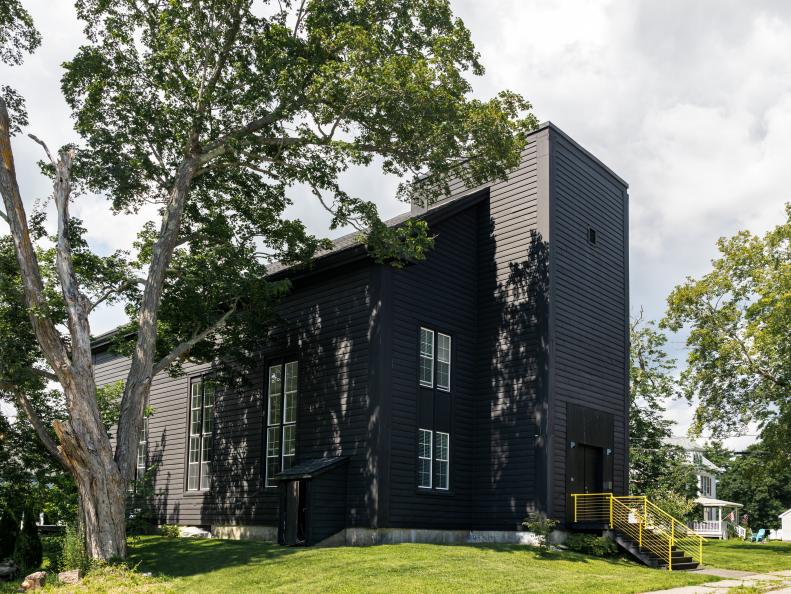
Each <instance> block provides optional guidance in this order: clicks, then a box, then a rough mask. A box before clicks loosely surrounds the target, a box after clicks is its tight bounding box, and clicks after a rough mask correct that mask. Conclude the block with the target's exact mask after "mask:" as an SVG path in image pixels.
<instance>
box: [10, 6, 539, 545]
mask: <svg viewBox="0 0 791 594" xmlns="http://www.w3.org/2000/svg"><path fill="white" fill-rule="evenodd" d="M76 9H77V13H78V15H79V17H80V18H81V19H82V20H83V21H84V22H85V31H86V35H87V39H88V41H87V43H86V45H84V46H83V47H82V48H80V50H79V52H78V54H77V55H76V56H75V57H74V58H73V59H72V60H70V61H69V62H67V63H66V66H65V68H66V72H65V75H64V77H63V82H62V88H63V92H64V95H65V98H66V100H67V102H68V103H69V105H70V106H71V108H72V110H73V115H74V118H75V122H76V129H77V131H78V133H79V134H80V136H81V139H82V141H81V143H80V144H79V145H78V146H67V147H65V148H63V149H61V150H60V151H58V152H57V153H55V154H51V153H50V152H49V150H47V149H46V145H44V143H43V142H41V141H38V139H35V138H34V140H36V141H37V142H40V144H41V145H42V147H43V149H44V151H45V154H46V157H47V159H46V163H45V167H44V171H45V173H47V174H49V175H50V176H51V177H52V180H53V195H52V199H53V201H54V205H55V211H56V216H57V221H56V231H55V233H54V236H53V237H51V238H50V239H51V247H49V248H45V246H43V245H42V243H46V240H47V238H46V237H43V236H42V234H41V233H39V232H38V231H37V229H38V228H39V227H40V226H41V225H42V222H41V217H42V216H43V215H41V214H40V213H35V214H34V216H33V217H31V220H29V213H27V212H26V210H25V207H24V204H23V199H22V196H21V194H20V191H19V186H18V184H17V179H16V173H15V169H14V161H13V153H12V146H11V140H10V134H11V132H12V131H13V130H14V125H15V124H14V122H12V121H11V120H10V118H9V114H8V112H7V110H6V105H5V104H4V103H0V152H1V153H2V167H0V192H2V197H3V201H4V204H5V212H2V211H0V217H2V219H3V220H5V221H6V222H7V223H8V226H9V229H10V231H11V236H12V238H13V243H14V249H15V253H16V257H17V262H18V265H19V271H20V275H21V286H22V289H23V294H24V301H25V305H26V308H25V311H26V313H27V318H28V322H27V323H28V326H29V328H30V330H31V332H32V333H33V335H34V337H35V342H36V349H37V353H36V354H37V362H36V364H35V365H34V366H33V368H34V369H36V370H37V372H36V373H38V374H39V375H45V376H46V377H48V378H50V379H52V380H54V381H56V382H57V383H59V384H60V386H61V388H62V390H63V392H64V394H65V402H66V415H65V418H64V419H63V420H61V421H59V422H56V423H55V430H56V433H57V438H58V444H57V450H56V451H57V452H58V454H57V455H59V456H60V457H61V459H62V461H63V463H64V464H65V465H66V467H67V468H68V469H69V471H70V472H71V474H72V476H73V477H74V480H75V482H76V484H77V488H78V491H79V493H80V495H81V502H82V520H83V522H84V526H85V534H86V539H87V549H88V551H89V553H90V555H91V556H93V557H97V558H110V557H124V556H125V555H126V539H125V526H124V492H125V488H126V484H127V482H128V480H129V478H130V476H131V475H132V472H133V469H134V460H135V449H136V441H137V435H138V433H139V430H140V427H141V424H142V416H143V410H144V407H145V405H146V399H147V397H148V393H149V389H150V386H151V381H152V379H153V377H154V376H155V375H156V374H157V373H160V372H164V371H168V370H171V369H172V368H173V366H174V365H177V364H178V363H179V361H181V360H183V359H184V358H185V357H187V356H191V357H194V358H201V359H204V360H217V359H218V358H219V357H221V356H222V355H223V351H226V352H232V353H233V354H234V357H235V358H236V359H241V360H244V359H245V355H246V354H249V353H252V352H254V351H255V349H256V346H257V345H258V341H259V340H260V339H259V338H258V337H260V336H264V335H265V333H264V332H262V331H261V327H262V326H264V325H266V323H267V322H268V321H269V320H270V319H271V313H272V303H273V301H274V300H275V299H277V298H278V297H279V296H280V295H282V294H283V292H284V291H286V290H287V289H288V285H287V284H286V283H284V282H280V283H270V282H268V281H267V279H266V263H267V259H269V260H280V261H283V262H286V263H307V262H308V261H309V260H310V258H311V257H312V255H313V254H314V253H315V251H316V250H317V249H319V248H321V247H323V246H324V245H326V243H325V242H324V241H322V240H320V239H318V238H316V237H314V236H312V235H311V234H309V233H308V232H307V231H306V229H305V228H304V226H303V225H302V224H301V223H300V222H299V221H298V220H289V219H288V218H286V217H285V215H284V211H285V209H286V207H287V206H289V205H290V204H291V201H292V199H293V194H292V193H291V192H292V188H294V186H297V185H299V186H301V187H307V188H309V189H310V190H311V191H312V193H313V194H314V196H315V199H316V200H317V203H318V204H321V205H322V206H324V207H325V208H326V209H328V210H329V211H330V212H331V213H332V226H333V227H339V226H344V225H347V224H351V225H354V226H355V227H357V228H358V229H359V230H360V232H361V235H363V236H364V238H365V240H366V241H367V242H368V245H369V248H370V250H371V253H372V255H373V257H375V258H376V259H378V260H380V261H389V260H392V259H393V258H395V259H396V260H398V259H404V258H411V259H420V258H422V257H425V254H426V251H427V249H429V248H430V246H431V237H430V235H429V233H428V230H427V228H426V226H425V225H424V224H421V223H416V222H410V223H406V224H404V225H403V226H401V227H399V228H398V229H390V228H387V227H385V226H384V225H383V224H382V223H381V221H380V220H379V217H378V215H377V211H376V208H375V206H374V205H373V203H371V202H370V201H368V200H365V199H363V198H360V197H357V196H353V195H351V194H349V193H347V192H345V191H344V189H343V188H342V187H341V184H340V182H339V179H340V176H341V174H342V173H343V172H344V171H346V170H347V169H348V168H349V167H351V166H359V165H369V164H371V163H374V160H375V159H377V161H376V162H377V163H379V164H381V167H382V169H383V171H384V172H386V173H390V174H395V175H399V176H404V177H405V176H410V177H411V176H414V175H422V174H429V175H428V177H421V180H422V181H421V182H420V183H417V184H413V183H409V181H410V180H409V179H406V180H405V181H404V183H402V184H401V186H400V189H399V195H400V196H401V197H402V198H404V199H405V200H415V199H421V200H426V199H429V200H430V199H431V198H433V197H436V196H437V195H438V194H439V193H442V192H443V191H445V190H446V188H447V184H448V180H449V179H450V178H451V177H453V176H460V177H461V178H462V179H463V180H464V181H466V182H467V183H469V184H470V185H475V184H478V183H481V182H483V181H485V180H489V179H494V178H501V177H505V176H506V174H507V172H508V171H509V170H510V169H511V168H512V167H514V166H515V165H516V164H517V162H518V160H519V156H520V152H521V149H522V148H523V147H524V145H525V142H526V133H527V132H528V131H529V130H531V129H533V128H534V127H535V124H536V121H535V119H534V118H533V116H532V115H530V114H529V108H530V106H529V105H528V104H527V103H526V102H525V101H524V100H523V99H522V98H521V97H519V96H518V95H516V94H513V93H510V92H502V93H500V94H499V95H498V96H497V97H495V98H493V99H491V100H489V101H480V100H477V99H472V98H471V97H470V94H471V87H470V83H469V77H470V75H480V74H481V73H482V72H483V69H482V67H481V64H480V62H479V56H478V54H477V52H476V51H475V48H474V47H473V44H472V42H471V40H470V35H469V32H468V30H467V29H466V28H465V26H464V24H463V23H462V22H461V21H460V20H459V19H456V18H454V17H453V15H452V13H451V10H450V7H449V5H448V2H447V0H301V1H291V0H279V1H278V2H276V3H273V2H269V1H266V0H257V1H253V0H192V1H190V2H186V1H183V2H182V1H178V0H173V1H171V0H167V1H166V0H114V1H113V2H108V1H107V0H78V1H77V3H76ZM15 22H17V23H18V22H19V20H18V19H17V21H15ZM4 39H6V40H7V39H9V37H0V41H2V40H4ZM10 39H12V42H11V43H12V46H13V43H14V42H13V39H14V38H13V37H11V38H10ZM21 49H22V50H26V49H30V48H26V47H24V46H22V48H21ZM78 189H85V190H89V191H96V192H102V193H105V194H106V195H107V196H108V198H109V200H110V201H111V205H112V208H113V209H115V210H116V211H137V210H139V209H140V208H141V207H143V206H144V205H146V204H155V205H157V206H158V207H159V210H160V213H161V221H160V223H159V224H158V225H154V224H153V223H152V224H149V225H146V226H145V227H144V228H143V229H142V230H141V234H140V239H139V242H138V243H137V245H136V251H135V253H134V254H133V255H132V256H131V257H129V258H128V259H127V257H126V256H125V254H123V253H118V254H112V255H110V256H105V257H99V256H97V255H95V254H93V253H91V252H90V250H89V249H88V247H87V245H86V244H85V243H84V241H83V240H82V238H81V235H82V234H81V229H82V228H81V224H80V222H79V221H76V220H75V219H73V218H72V217H71V215H70V205H71V203H72V201H73V200H74V199H75V198H76V190H78ZM31 221H32V223H34V224H32V225H31ZM42 250H45V251H47V250H48V251H47V253H52V254H53V260H54V262H53V265H52V266H45V265H43V264H42V261H41V258H40V254H41V252H42ZM107 301H119V302H123V303H126V305H127V310H128V312H129V314H130V321H131V323H130V328H129V330H130V333H131V334H129V335H131V336H133V340H132V343H131V344H130V345H127V346H128V351H127V352H128V353H129V356H130V358H131V366H130V371H129V374H128V376H127V378H126V382H125V385H124V392H123V396H122V400H121V410H120V415H119V422H118V430H117V440H116V445H115V449H114V450H113V447H112V444H111V442H110V440H109V439H108V436H107V432H106V431H105V430H104V427H103V425H102V421H101V416H100V411H99V407H98V405H97V401H96V385H95V381H94V376H93V362H92V359H91V341H90V322H89V318H90V314H91V312H92V311H93V309H94V308H95V307H96V306H97V304H99V303H103V302H107ZM61 322H62V324H61ZM64 328H65V330H64ZM0 340H6V337H0ZM22 398H23V402H24V395H22ZM33 420H34V423H35V422H36V420H35V419H33ZM45 433H46V432H41V437H42V439H46V437H47V436H46V435H45Z"/></svg>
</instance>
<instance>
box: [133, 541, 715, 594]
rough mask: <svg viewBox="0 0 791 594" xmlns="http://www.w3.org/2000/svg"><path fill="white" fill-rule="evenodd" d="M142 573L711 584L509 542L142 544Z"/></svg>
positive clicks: (196, 578) (417, 585) (202, 583)
mask: <svg viewBox="0 0 791 594" xmlns="http://www.w3.org/2000/svg"><path fill="white" fill-rule="evenodd" d="M131 561H132V563H135V564H137V566H138V569H139V570H140V571H150V572H152V573H153V574H154V575H155V576H161V577H163V578H165V579H167V580H168V584H169V585H170V586H172V587H173V589H174V591H176V592H195V593H201V592H207V593H209V592H210V593H212V594H214V593H216V592H219V591H233V592H261V591H266V592H296V591H298V592H301V593H310V592H344V593H354V592H394V591H397V592H399V593H404V594H405V593H408V592H453V593H456V592H545V593H552V592H558V593H560V592H562V593H568V594H574V593H578V594H585V593H589V592H596V593H606V592H613V593H615V592H618V593H627V592H644V591H647V590H659V589H664V588H670V587H673V586H681V585H691V584H699V583H702V582H706V581H711V580H712V577H711V576H702V575H695V574H689V573H682V572H679V573H670V572H667V571H659V570H654V569H649V568H646V567H643V566H641V565H638V564H636V563H633V562H631V561H629V560H626V559H623V558H616V559H611V560H605V559H596V558H592V557H586V556H584V555H578V554H575V553H567V552H563V553H560V552H553V553H548V554H541V553H540V552H538V551H537V550H535V549H532V548H528V547H518V546H508V545H497V546H493V545H486V546H484V545H475V546H472V545H469V546H448V545H424V544H402V545H383V546H376V547H366V548H359V547H355V548H351V547H350V548H327V549H315V548H310V549H293V548H286V547H280V546H276V545H271V544H266V543H256V542H238V541H221V540H191V539H163V538H159V537H146V538H141V539H140V540H138V541H137V542H136V543H134V544H133V545H132V547H131Z"/></svg>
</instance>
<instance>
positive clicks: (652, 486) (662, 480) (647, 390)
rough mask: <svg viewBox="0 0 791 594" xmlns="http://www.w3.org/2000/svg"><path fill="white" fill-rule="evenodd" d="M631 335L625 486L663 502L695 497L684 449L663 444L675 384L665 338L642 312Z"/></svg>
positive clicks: (669, 431)
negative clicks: (626, 476)
mask: <svg viewBox="0 0 791 594" xmlns="http://www.w3.org/2000/svg"><path fill="white" fill-rule="evenodd" d="M630 339H631V357H630V362H629V377H630V395H631V403H630V408H629V443H630V451H629V464H630V476H629V479H630V480H629V486H630V489H631V491H632V493H633V494H637V495H648V496H650V497H658V498H660V499H661V500H662V501H663V502H665V503H667V502H668V501H670V500H671V499H672V500H673V501H676V500H677V499H678V496H680V497H681V498H687V497H695V495H696V488H697V485H696V479H695V473H694V469H693V467H692V465H691V464H689V461H688V460H687V458H686V455H685V453H684V450H683V449H681V448H680V447H678V446H674V445H671V444H670V443H668V439H669V438H670V437H671V435H672V427H673V422H672V421H671V420H669V419H667V418H665V416H664V413H665V411H666V407H667V403H668V401H669V400H671V399H672V398H674V397H676V395H677V390H678V386H677V384H676V380H675V378H674V377H673V370H674V369H675V366H676V362H675V360H674V359H673V358H671V357H670V356H668V354H667V352H666V351H665V344H666V343H667V338H666V337H665V335H664V334H663V333H662V332H660V331H658V330H657V329H656V325H655V324H654V322H652V321H650V320H648V321H646V320H644V319H643V315H642V311H641V312H640V316H639V317H638V318H636V319H633V320H632V322H631V326H630ZM669 494H675V495H676V496H677V497H676V498H675V499H673V496H671V495H669ZM668 505H670V503H668ZM687 507H689V506H687ZM673 509H674V511H675V509H676V508H675V507H674V508H673ZM685 509H686V508H685ZM687 511H688V510H687Z"/></svg>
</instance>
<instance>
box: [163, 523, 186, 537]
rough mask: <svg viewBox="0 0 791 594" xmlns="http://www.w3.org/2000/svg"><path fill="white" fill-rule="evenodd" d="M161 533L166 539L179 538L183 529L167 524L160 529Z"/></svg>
mask: <svg viewBox="0 0 791 594" xmlns="http://www.w3.org/2000/svg"><path fill="white" fill-rule="evenodd" d="M159 533H160V534H161V535H162V536H164V537H165V538H178V537H179V535H180V534H181V529H180V528H179V526H177V525H176V524H165V525H163V526H160V527H159Z"/></svg>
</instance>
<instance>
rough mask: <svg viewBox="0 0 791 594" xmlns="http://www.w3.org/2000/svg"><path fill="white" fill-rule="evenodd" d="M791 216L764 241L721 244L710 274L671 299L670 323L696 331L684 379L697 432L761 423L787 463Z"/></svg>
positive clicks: (740, 238) (789, 211) (752, 238)
mask: <svg viewBox="0 0 791 594" xmlns="http://www.w3.org/2000/svg"><path fill="white" fill-rule="evenodd" d="M786 217H787V218H786V220H785V221H784V222H783V223H781V224H780V225H778V226H777V227H775V228H774V229H772V230H771V231H769V232H767V233H766V234H765V235H764V236H763V237H758V236H756V235H753V234H751V233H749V232H748V231H742V232H739V233H737V234H736V235H734V236H733V237H730V238H721V239H720V240H719V241H718V242H717V247H718V249H719V257H718V258H716V259H715V260H713V261H712V269H711V271H710V272H708V273H707V274H705V275H704V276H702V277H701V278H700V279H693V278H688V279H687V281H686V282H685V283H684V284H682V285H680V286H677V287H676V288H675V289H674V290H673V292H672V293H671V294H670V296H669V297H668V310H667V317H666V318H665V320H664V321H663V324H664V325H665V326H666V327H667V328H670V329H671V330H674V331H679V330H681V329H682V328H689V336H688V338H687V347H688V349H689V355H688V360H687V362H688V367H687V369H685V370H684V372H683V373H682V381H683V385H684V393H685V395H686V397H687V398H688V399H689V400H690V401H692V400H693V399H695V398H698V399H699V401H700V402H699V405H698V407H697V410H696V415H695V429H696V430H697V431H701V430H702V429H704V428H709V429H711V430H713V431H714V432H716V433H718V434H727V433H733V432H736V431H738V430H739V429H741V428H742V427H744V426H745V424H746V423H747V422H749V421H757V422H759V423H761V424H762V426H763V427H764V428H765V430H768V433H767V435H766V438H769V439H772V442H773V445H774V446H775V447H777V448H779V450H780V451H784V452H785V453H784V454H783V455H784V456H786V462H788V461H789V460H791V458H789V457H788V456H789V455H791V451H790V450H791V448H789V447H788V443H789V441H788V440H787V438H788V437H789V429H788V426H789V422H788V421H790V420H791V400H790V399H789V398H790V397H789V395H791V390H789V387H790V386H791V341H789V340H788V329H789V328H791V204H787V205H786Z"/></svg>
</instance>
